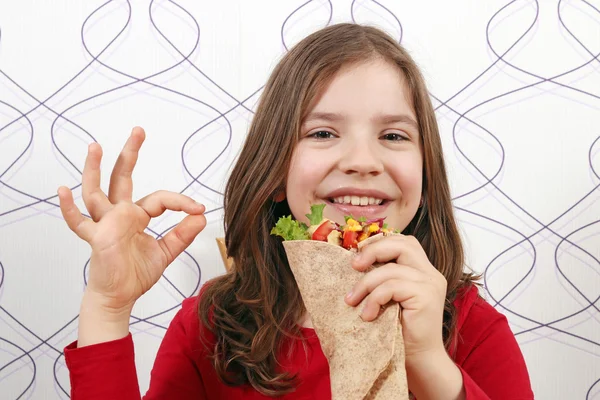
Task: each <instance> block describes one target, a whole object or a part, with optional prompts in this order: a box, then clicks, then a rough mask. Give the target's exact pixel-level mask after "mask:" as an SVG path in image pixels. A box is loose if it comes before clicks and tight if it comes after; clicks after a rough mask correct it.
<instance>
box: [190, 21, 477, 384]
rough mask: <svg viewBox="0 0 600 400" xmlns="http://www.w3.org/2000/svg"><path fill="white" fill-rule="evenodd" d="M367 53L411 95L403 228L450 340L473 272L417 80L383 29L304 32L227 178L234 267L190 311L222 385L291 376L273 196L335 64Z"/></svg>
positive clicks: (294, 302) (289, 291)
mask: <svg viewBox="0 0 600 400" xmlns="http://www.w3.org/2000/svg"><path fill="white" fill-rule="evenodd" d="M373 58H381V59H384V60H386V61H388V62H390V63H392V64H393V65H396V66H397V67H398V68H399V70H400V72H401V73H402V74H403V75H404V78H405V81H406V83H407V86H408V90H409V93H410V95H411V97H412V103H413V107H414V110H415V113H416V116H417V120H418V121H417V122H418V124H419V127H420V138H421V145H422V149H423V169H424V171H423V191H424V193H423V196H424V204H423V206H422V207H421V208H420V209H419V211H418V212H417V214H416V215H415V217H414V219H413V220H412V221H411V222H410V224H409V225H408V227H407V228H406V229H405V231H404V233H405V234H409V235H414V236H415V237H416V238H417V239H418V240H419V241H420V243H421V245H422V246H423V248H424V249H425V251H426V253H427V255H428V257H429V260H430V261H431V263H432V264H433V265H434V266H436V268H438V270H439V271H440V272H441V273H442V274H443V275H444V276H445V277H446V280H447V281H448V290H447V301H446V305H445V310H444V323H443V337H444V341H445V344H446V346H447V347H449V346H450V343H451V341H452V338H453V336H454V335H453V333H454V330H455V329H454V327H455V323H456V321H455V320H456V316H455V310H454V307H453V305H452V301H453V300H454V298H455V296H456V292H457V290H458V289H459V287H461V286H462V285H465V284H467V283H469V282H470V281H471V280H473V278H472V276H471V275H470V274H464V273H463V266H464V255H463V247H462V244H461V240H460V236H459V232H458V229H457V226H456V221H455V219H454V214H453V208H452V203H451V197H450V190H449V186H448V181H447V177H446V169H445V166H444V160H443V155H442V146H441V141H440V136H439V132H438V126H437V122H436V118H435V113H434V110H433V107H432V105H431V101H430V99H429V94H428V92H427V88H426V86H425V82H424V79H423V77H422V76H421V73H420V72H419V69H418V67H417V65H416V64H415V62H414V61H413V60H412V58H411V57H410V56H409V54H408V53H407V52H406V51H405V50H404V49H403V48H402V47H401V46H400V45H399V44H398V43H397V42H396V41H395V40H394V39H392V38H391V37H389V36H388V35H387V34H385V33H384V32H382V31H380V30H379V29H377V28H373V27H367V26H361V25H356V24H348V23H343V24H337V25H333V26H329V27H327V28H324V29H322V30H319V31H317V32H315V33H313V34H311V35H309V36H308V37H306V38H305V39H303V40H302V41H301V42H299V43H298V44H297V45H296V46H295V47H294V48H293V49H291V50H290V51H289V52H288V53H287V54H285V56H284V57H283V58H282V59H281V61H280V62H279V63H278V64H277V66H276V67H275V69H274V71H273V73H272V74H271V76H270V77H269V80H268V82H267V84H266V86H265V88H264V92H263V94H262V96H261V100H260V103H259V105H258V108H257V110H256V114H255V116H254V119H253V120H252V124H251V125H250V129H249V132H248V136H247V139H246V142H245V144H244V146H243V149H242V151H241V153H240V155H239V159H238V160H237V162H236V164H235V167H234V169H233V171H232V173H231V176H230V178H229V181H228V183H227V187H226V190H225V200H224V207H225V216H224V223H225V242H226V246H227V251H228V255H229V256H230V257H231V258H233V260H234V266H233V268H232V270H231V272H229V273H228V274H226V275H223V276H220V277H218V278H215V279H213V280H212V281H211V282H210V283H208V284H207V285H206V287H205V290H204V292H203V295H202V296H201V299H200V304H199V314H200V318H201V320H202V323H203V324H204V325H205V326H206V327H207V328H208V329H210V330H211V331H212V332H213V333H214V334H215V336H216V343H215V344H214V347H213V348H211V349H210V351H211V352H212V359H213V365H214V368H215V370H216V372H217V375H218V376H219V377H220V378H221V379H222V380H223V381H224V382H226V383H228V384H231V385H243V384H250V385H252V386H253V387H254V388H255V389H256V390H257V391H259V392H261V393H263V394H265V395H271V396H275V395H281V394H283V393H287V392H289V391H292V390H293V389H294V384H295V382H294V377H293V376H290V375H288V374H286V373H285V372H282V371H281V369H280V368H279V367H280V364H279V363H278V358H277V357H278V355H279V354H280V350H281V347H280V346H281V343H282V341H283V339H284V338H286V337H288V336H294V335H298V334H299V328H298V327H297V325H296V324H297V321H298V320H299V319H300V317H301V316H302V314H303V312H304V305H303V302H302V298H301V297H300V293H299V291H298V287H297V286H296V282H295V280H294V277H293V275H292V272H291V270H290V268H289V265H288V262H287V259H286V257H285V252H284V250H283V246H282V244H281V242H280V240H279V239H277V238H275V237H274V236H271V235H270V230H271V228H272V227H273V226H274V225H275V223H276V221H277V219H278V218H279V217H281V216H282V215H289V214H290V210H289V207H288V205H287V202H286V201H283V202H280V203H275V202H274V201H273V198H274V197H275V196H276V195H277V193H278V192H279V191H280V190H282V188H283V187H284V184H285V181H286V174H287V171H288V170H289V167H290V161H291V158H292V153H293V151H294V148H295V146H296V143H297V141H298V137H299V131H300V125H301V121H302V119H303V118H304V117H305V115H306V113H307V112H308V111H309V106H310V104H311V101H313V100H314V99H315V98H316V96H317V95H318V94H319V93H320V92H321V91H322V90H323V89H325V88H326V87H327V84H328V83H329V82H330V81H331V79H332V78H333V76H334V75H335V74H336V72H338V71H339V70H340V68H341V67H342V66H346V65H352V64H356V63H360V62H365V61H369V60H372V59H373Z"/></svg>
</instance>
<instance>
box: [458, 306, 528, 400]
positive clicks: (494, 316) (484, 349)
mask: <svg viewBox="0 0 600 400" xmlns="http://www.w3.org/2000/svg"><path fill="white" fill-rule="evenodd" d="M460 341H461V343H460V345H459V346H460V349H459V350H458V352H457V359H456V361H457V364H458V366H459V368H460V369H461V372H462V374H463V382H464V388H465V393H466V399H467V400H490V399H491V400H496V399H501V400H530V399H533V392H532V390H531V384H530V382H529V373H528V372H527V366H526V364H525V360H524V358H523V354H522V353H521V349H520V348H519V345H518V343H517V340H516V339H515V336H514V335H513V333H512V331H511V330H510V326H509V325H508V321H507V319H506V317H505V316H504V315H502V314H500V313H499V312H498V311H496V310H495V309H494V308H493V307H492V306H491V305H489V304H488V303H487V302H486V301H485V300H483V299H482V298H480V297H478V296H477V298H476V300H475V303H474V304H473V306H472V307H471V309H470V312H469V315H468V318H466V319H465V321H464V324H463V326H462V327H461V329H460Z"/></svg>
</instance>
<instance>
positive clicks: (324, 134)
mask: <svg viewBox="0 0 600 400" xmlns="http://www.w3.org/2000/svg"><path fill="white" fill-rule="evenodd" d="M308 137H311V138H315V139H321V140H324V139H332V138H333V137H335V136H334V135H333V133H331V132H328V131H317V132H313V133H311V134H310V135H308Z"/></svg>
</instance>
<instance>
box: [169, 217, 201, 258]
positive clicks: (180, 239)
mask: <svg viewBox="0 0 600 400" xmlns="http://www.w3.org/2000/svg"><path fill="white" fill-rule="evenodd" d="M205 226H206V218H205V217H204V215H188V216H186V217H185V218H184V219H183V221H181V222H180V223H179V224H177V226H175V228H173V229H171V231H169V233H167V234H166V235H165V236H164V237H163V238H162V239H160V240H159V241H158V244H159V245H160V247H161V248H162V250H163V252H164V253H165V255H166V257H167V265H169V264H171V263H172V262H173V260H175V259H176V258H177V256H179V254H181V252H182V251H183V250H185V249H186V248H187V247H188V246H189V245H190V244H191V243H192V242H193V241H194V239H195V238H196V236H198V234H199V233H200V232H201V231H202V229H204V227H205Z"/></svg>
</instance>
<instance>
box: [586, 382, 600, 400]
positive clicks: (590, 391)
mask: <svg viewBox="0 0 600 400" xmlns="http://www.w3.org/2000/svg"><path fill="white" fill-rule="evenodd" d="M598 383H600V378H599V379H598V380H596V382H594V383H592V386H590V388H589V389H588V391H587V393H586V394H585V400H593V399H591V398H590V394H591V393H592V389H594V386H596V385H597V384H598Z"/></svg>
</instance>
